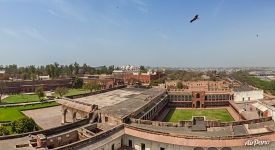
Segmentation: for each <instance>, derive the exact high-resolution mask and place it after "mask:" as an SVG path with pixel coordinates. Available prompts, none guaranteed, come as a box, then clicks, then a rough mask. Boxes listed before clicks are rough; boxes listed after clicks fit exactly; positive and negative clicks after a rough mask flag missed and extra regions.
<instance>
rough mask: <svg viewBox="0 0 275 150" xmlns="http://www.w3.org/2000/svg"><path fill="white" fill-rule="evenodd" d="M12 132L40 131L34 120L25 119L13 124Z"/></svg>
mask: <svg viewBox="0 0 275 150" xmlns="http://www.w3.org/2000/svg"><path fill="white" fill-rule="evenodd" d="M11 126H12V131H13V132H15V133H26V132H32V131H36V130H38V126H37V125H36V124H35V122H34V120H33V119H32V118H29V117H23V118H20V119H18V120H15V121H13V122H12V123H11Z"/></svg>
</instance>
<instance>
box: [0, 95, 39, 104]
mask: <svg viewBox="0 0 275 150" xmlns="http://www.w3.org/2000/svg"><path fill="white" fill-rule="evenodd" d="M38 101H40V100H39V97H38V96H37V95H35V94H16V95H10V96H9V97H7V98H4V99H3V100H2V102H3V103H10V104H15V103H28V102H38Z"/></svg>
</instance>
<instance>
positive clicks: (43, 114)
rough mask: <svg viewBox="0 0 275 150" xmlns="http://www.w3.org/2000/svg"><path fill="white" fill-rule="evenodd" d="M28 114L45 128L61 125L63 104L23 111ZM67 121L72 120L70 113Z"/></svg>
mask: <svg viewBox="0 0 275 150" xmlns="http://www.w3.org/2000/svg"><path fill="white" fill-rule="evenodd" d="M22 112H23V113H24V114H25V115H26V116H29V117H31V118H33V120H34V121H35V122H36V124H38V125H39V126H40V127H41V128H43V129H49V128H54V127H57V126H60V125H61V106H55V107H49V108H42V109H34V110H27V111H22ZM67 121H68V122H72V117H71V115H70V113H68V115H67Z"/></svg>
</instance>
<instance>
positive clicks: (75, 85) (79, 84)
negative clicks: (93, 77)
mask: <svg viewBox="0 0 275 150" xmlns="http://www.w3.org/2000/svg"><path fill="white" fill-rule="evenodd" d="M72 86H73V88H81V87H82V86H83V80H82V79H80V78H78V77H74V78H73V81H72Z"/></svg>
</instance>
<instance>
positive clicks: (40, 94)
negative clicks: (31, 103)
mask: <svg viewBox="0 0 275 150" xmlns="http://www.w3.org/2000/svg"><path fill="white" fill-rule="evenodd" d="M35 94H36V95H37V96H38V97H39V99H40V101H41V100H42V99H43V97H44V96H45V93H44V90H43V86H39V87H37V88H36V89H35Z"/></svg>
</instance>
